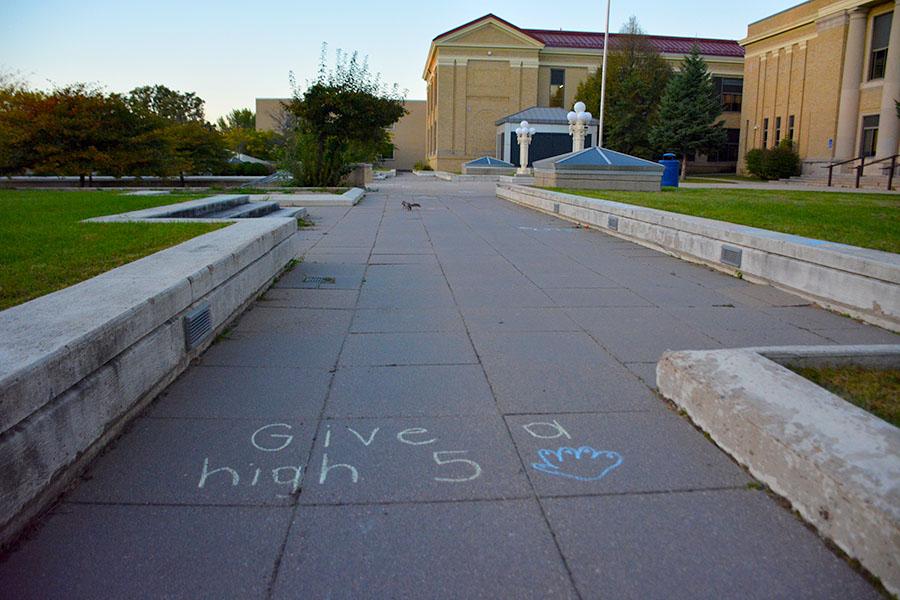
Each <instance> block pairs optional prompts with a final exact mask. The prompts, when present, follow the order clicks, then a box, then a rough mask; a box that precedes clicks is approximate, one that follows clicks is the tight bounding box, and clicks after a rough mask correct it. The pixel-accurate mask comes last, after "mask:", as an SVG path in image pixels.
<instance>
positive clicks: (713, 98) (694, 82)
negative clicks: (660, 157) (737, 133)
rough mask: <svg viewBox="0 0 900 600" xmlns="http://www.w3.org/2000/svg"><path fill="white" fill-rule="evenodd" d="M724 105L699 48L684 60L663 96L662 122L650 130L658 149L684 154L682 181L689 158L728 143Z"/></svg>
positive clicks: (652, 141) (651, 140) (658, 121)
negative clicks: (722, 116)
mask: <svg viewBox="0 0 900 600" xmlns="http://www.w3.org/2000/svg"><path fill="white" fill-rule="evenodd" d="M721 115H722V103H721V102H720V101H719V98H718V96H717V94H716V90H715V86H713V82H712V77H710V74H709V70H708V69H707V67H706V61H704V60H703V58H702V57H701V56H700V50H699V48H697V46H696V45H695V46H694V47H693V48H692V49H691V53H690V54H689V55H687V56H685V57H684V64H683V65H682V67H681V70H680V71H679V72H677V73H676V74H675V75H674V76H673V77H672V79H671V80H670V81H669V84H668V85H667V86H666V92H665V94H664V95H663V98H662V102H661V103H660V107H659V119H658V120H657V122H656V124H655V125H654V126H653V128H652V129H651V131H650V142H651V143H652V144H654V145H655V146H656V147H657V148H658V149H660V150H664V151H675V152H678V153H680V154H681V179H682V180H683V179H684V176H685V170H686V169H685V166H686V164H687V156H688V155H691V154H696V153H697V152H704V153H709V152H713V151H715V150H717V149H719V148H720V147H721V146H722V144H724V143H725V139H726V138H725V136H726V134H725V129H724V128H723V125H724V123H725V122H724V121H721V120H719V117H720V116H721Z"/></svg>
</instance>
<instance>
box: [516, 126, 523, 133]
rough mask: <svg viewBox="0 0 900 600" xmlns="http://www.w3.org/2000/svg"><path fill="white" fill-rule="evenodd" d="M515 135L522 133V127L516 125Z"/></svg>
mask: <svg viewBox="0 0 900 600" xmlns="http://www.w3.org/2000/svg"><path fill="white" fill-rule="evenodd" d="M516 135H522V128H521V127H516Z"/></svg>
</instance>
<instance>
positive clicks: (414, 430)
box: [397, 427, 437, 446]
mask: <svg viewBox="0 0 900 600" xmlns="http://www.w3.org/2000/svg"><path fill="white" fill-rule="evenodd" d="M423 433H428V430H427V429H425V428H424V427H410V428H409V429H404V430H403V431H401V432H400V433H398V434H397V441H398V442H402V443H404V444H409V445H410V446H424V445H426V444H433V443H435V442H436V441H437V438H431V439H430V440H421V441H418V442H416V441H414V440H408V439H406V436H407V435H421V434H423Z"/></svg>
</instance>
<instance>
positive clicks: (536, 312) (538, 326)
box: [462, 307, 581, 332]
mask: <svg viewBox="0 0 900 600" xmlns="http://www.w3.org/2000/svg"><path fill="white" fill-rule="evenodd" d="M462 314H463V318H464V319H465V321H466V323H467V324H468V326H469V328H470V329H472V330H474V331H480V332H486V331H581V327H580V326H579V325H578V324H576V323H575V321H573V320H572V319H570V318H569V316H568V315H567V314H566V312H565V311H564V310H562V309H561V308H517V307H498V308H466V309H462Z"/></svg>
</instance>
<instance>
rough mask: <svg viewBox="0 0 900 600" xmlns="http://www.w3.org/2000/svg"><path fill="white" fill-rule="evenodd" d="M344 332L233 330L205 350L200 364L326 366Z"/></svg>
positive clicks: (333, 360) (334, 357)
mask: <svg viewBox="0 0 900 600" xmlns="http://www.w3.org/2000/svg"><path fill="white" fill-rule="evenodd" d="M343 341H344V336H343V335H305V334H300V333H298V332H296V331H295V332H291V331H280V332H278V333H273V332H255V331H251V332H234V333H233V334H231V335H230V336H229V337H228V339H225V340H222V341H220V342H218V343H216V344H213V346H211V347H210V349H209V350H207V351H206V354H204V355H203V357H202V358H201V359H200V364H203V365H207V366H216V365H218V366H236V367H327V368H331V367H333V366H334V365H335V363H336V362H337V357H338V354H339V353H340V351H341V344H342V343H343Z"/></svg>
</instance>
